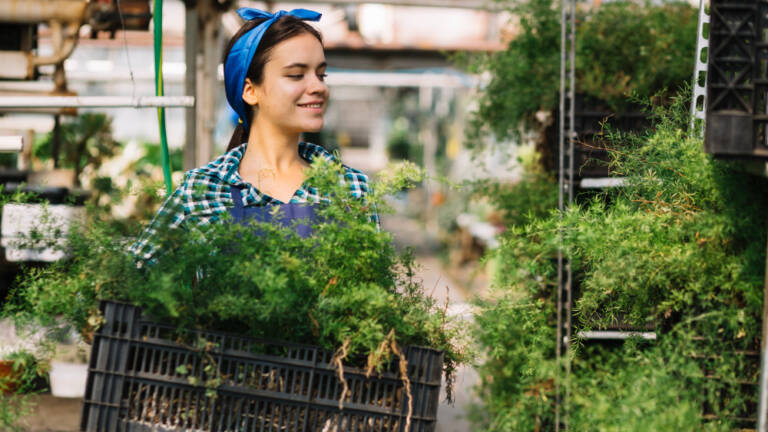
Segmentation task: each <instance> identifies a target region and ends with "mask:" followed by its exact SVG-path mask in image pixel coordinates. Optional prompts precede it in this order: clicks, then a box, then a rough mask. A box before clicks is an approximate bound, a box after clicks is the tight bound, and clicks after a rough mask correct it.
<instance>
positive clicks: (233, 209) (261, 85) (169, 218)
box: [130, 8, 378, 265]
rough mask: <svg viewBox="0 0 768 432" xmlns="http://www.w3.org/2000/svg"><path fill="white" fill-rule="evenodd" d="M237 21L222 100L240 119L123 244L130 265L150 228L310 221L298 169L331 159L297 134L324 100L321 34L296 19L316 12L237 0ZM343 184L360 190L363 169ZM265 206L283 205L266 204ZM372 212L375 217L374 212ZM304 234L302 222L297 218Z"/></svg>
mask: <svg viewBox="0 0 768 432" xmlns="http://www.w3.org/2000/svg"><path fill="white" fill-rule="evenodd" d="M238 14H240V16H241V17H243V18H244V19H245V20H246V23H245V24H244V25H243V27H242V28H241V29H240V30H239V31H238V32H237V34H235V36H233V38H232V40H231V41H230V43H229V45H228V47H227V50H226V55H225V61H224V76H225V88H226V93H227V100H228V101H229V103H230V105H231V106H232V108H233V109H234V110H235V112H236V113H237V114H238V116H239V118H240V119H239V125H238V127H237V129H236V130H235V133H234V134H233V136H232V139H231V140H230V143H229V146H228V148H227V152H226V153H225V154H223V155H221V156H220V157H218V158H217V159H216V160H214V161H212V162H211V163H209V164H208V165H206V166H203V167H200V168H195V169H193V170H190V171H188V172H187V173H186V175H185V177H184V181H183V182H182V184H181V185H180V186H179V187H178V188H177V189H176V190H175V191H174V192H173V194H172V195H171V196H170V197H169V198H168V199H166V201H165V202H164V203H163V205H162V207H161V208H160V210H159V212H158V214H157V215H156V216H155V217H154V219H153V220H152V222H150V224H149V226H148V227H147V228H146V229H145V230H144V232H143V234H142V235H141V237H140V238H139V240H138V241H137V242H136V243H135V244H134V245H133V246H131V248H130V251H131V253H132V254H133V255H134V256H135V257H136V258H137V259H138V260H139V265H142V264H143V263H152V262H154V261H155V260H156V259H157V247H156V245H155V244H153V240H154V239H155V238H156V235H157V233H158V228H160V227H163V226H170V227H181V228H184V229H189V228H192V227H195V226H200V225H207V224H210V223H212V222H215V221H217V220H220V219H222V216H224V215H225V214H227V213H228V214H230V215H231V216H232V218H233V219H234V220H235V221H237V222H247V221H249V220H252V219H257V220H261V221H264V220H270V219H271V217H272V216H270V215H272V214H279V215H281V216H279V219H278V220H274V221H273V222H276V223H281V224H285V225H288V224H290V223H291V221H293V220H295V219H303V220H307V219H309V220H310V221H311V220H312V219H313V217H314V212H313V210H312V205H313V204H315V203H318V202H320V193H319V192H318V190H317V189H316V188H314V187H312V186H311V185H308V184H306V182H305V170H306V169H307V168H308V167H309V166H310V163H311V162H312V161H313V160H314V159H315V158H324V159H327V160H332V161H335V158H334V156H333V155H331V154H330V153H328V152H327V151H325V150H324V149H323V148H322V147H320V146H317V145H314V144H310V143H304V142H301V141H300V135H301V133H302V132H316V131H319V130H320V129H321V128H322V127H323V114H324V112H325V108H326V106H327V104H328V96H329V94H328V86H327V85H326V83H325V77H326V74H325V70H326V66H327V65H326V62H325V54H324V52H323V44H322V37H321V36H320V34H319V33H318V32H317V30H315V29H314V28H313V27H312V26H310V25H309V24H307V23H305V22H304V21H305V20H310V21H317V20H319V19H320V14H319V13H317V12H313V11H309V10H305V9H294V10H292V11H290V12H285V11H280V12H278V13H276V14H274V15H272V14H269V13H266V12H263V11H260V10H257V9H248V8H242V9H239V10H238ZM344 168H345V170H344V172H345V173H344V180H345V181H346V182H347V183H348V184H349V186H350V193H351V194H352V195H353V196H355V197H358V198H363V197H364V196H365V195H366V194H367V192H368V177H367V176H366V175H365V174H363V173H362V172H360V171H358V170H355V169H352V168H349V167H344ZM274 206H280V207H281V209H280V210H282V211H280V212H277V213H275V212H272V211H269V209H274ZM371 219H372V220H373V221H375V222H376V223H377V224H378V218H377V216H376V215H375V214H374V215H372V216H371ZM298 230H299V234H300V235H302V236H306V235H308V234H309V231H310V228H309V227H308V226H306V225H299V227H298Z"/></svg>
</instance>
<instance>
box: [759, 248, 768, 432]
mask: <svg viewBox="0 0 768 432" xmlns="http://www.w3.org/2000/svg"><path fill="white" fill-rule="evenodd" d="M766 249H768V247H767V248H766ZM765 258H766V261H765V278H764V281H763V328H762V333H763V334H762V338H761V341H760V396H759V401H758V404H757V430H758V432H768V371H766V367H768V341H766V339H767V338H768V251H767V252H766V257H765Z"/></svg>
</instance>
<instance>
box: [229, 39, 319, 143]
mask: <svg viewBox="0 0 768 432" xmlns="http://www.w3.org/2000/svg"><path fill="white" fill-rule="evenodd" d="M325 68H326V63H325V53H324V52H323V46H322V44H321V43H320V41H319V40H317V38H316V37H314V36H312V35H311V34H309V33H302V34H300V35H298V36H294V37H292V38H290V39H286V40H284V41H282V42H280V43H279V44H277V45H275V46H274V47H273V48H272V50H271V51H270V53H269V60H267V63H266V64H265V65H264V79H263V81H262V83H261V84H260V85H256V86H252V85H250V80H248V81H246V85H245V87H244V89H243V99H244V100H245V102H247V103H249V104H251V105H257V106H258V108H257V109H256V110H254V119H253V123H254V124H264V123H263V122H267V123H271V124H272V125H273V126H276V127H278V128H280V129H281V130H283V131H284V132H287V133H301V132H317V131H319V130H320V129H322V127H323V113H324V112H325V108H326V105H327V104H328V86H327V85H326V84H325Z"/></svg>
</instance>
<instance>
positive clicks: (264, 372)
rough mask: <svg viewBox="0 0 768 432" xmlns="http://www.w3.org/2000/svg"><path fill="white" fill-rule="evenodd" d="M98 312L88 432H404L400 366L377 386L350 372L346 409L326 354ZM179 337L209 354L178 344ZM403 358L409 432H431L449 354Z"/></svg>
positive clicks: (417, 351)
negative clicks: (410, 399) (203, 345)
mask: <svg viewBox="0 0 768 432" xmlns="http://www.w3.org/2000/svg"><path fill="white" fill-rule="evenodd" d="M100 308H101V312H102V314H103V316H104V319H105V322H104V324H103V325H102V327H101V328H100V329H99V330H98V332H97V333H96V335H95V337H94V342H93V348H92V353H91V362H90V366H89V372H88V382H87V386H86V393H85V403H84V405H83V416H82V421H81V427H80V429H81V430H82V431H89V432H90V431H170V430H174V431H175V430H179V431H182V430H183V431H318V432H319V431H339V432H341V431H344V432H346V431H405V426H406V416H407V414H408V398H407V396H406V392H405V389H404V386H403V383H402V380H401V379H400V377H399V374H398V373H397V367H396V366H395V365H392V366H391V367H390V368H389V369H388V370H387V371H385V372H384V373H382V374H381V375H378V376H371V377H370V378H366V377H365V372H364V371H363V370H361V369H356V368H345V369H344V377H345V380H346V381H347V385H348V387H349V390H350V392H349V393H348V395H347V397H346V398H345V400H344V403H343V409H339V396H340V394H341V391H342V386H341V383H340V381H339V379H338V376H337V373H336V370H335V369H334V367H333V365H332V364H331V359H332V353H331V352H329V351H326V350H323V349H320V348H318V347H313V346H307V345H298V344H291V343H283V342H275V341H266V340H261V339H254V338H248V337H243V336H238V335H233V334H227V333H222V332H204V331H196V330H184V331H182V332H181V333H180V332H179V331H178V330H177V329H175V328H173V327H171V326H167V325H163V324H159V323H157V322H154V321H152V320H151V319H149V318H148V317H146V316H143V315H142V312H141V309H140V308H138V307H135V306H133V305H129V304H124V303H116V302H102V303H101V305H100ZM180 334H182V335H183V338H182V339H184V340H187V341H189V340H196V339H197V340H205V341H207V342H208V343H209V346H208V348H207V349H206V350H201V349H199V348H195V347H193V346H190V345H188V344H184V343H181V342H179V338H180V336H179V335H180ZM405 355H406V358H407V359H408V376H409V379H410V382H411V393H412V396H413V413H412V416H411V423H410V428H409V431H414V432H416V431H425V432H426V431H434V430H435V425H436V416H437V405H438V399H439V392H440V378H441V371H442V361H443V354H442V352H440V351H436V350H432V349H428V348H420V347H407V348H405ZM182 365H183V366H184V368H186V371H185V372H186V373H181V372H179V370H178V369H179V366H182ZM184 368H182V369H184ZM216 371H218V374H217V373H216ZM182 372H184V371H183V370H182ZM216 376H218V377H220V378H221V379H222V380H221V382H219V383H217V384H218V385H216V386H215V388H214V387H213V386H208V387H206V386H205V385H203V384H202V383H204V382H205V381H206V380H208V379H210V378H212V377H216ZM190 378H193V379H192V380H190ZM195 381H196V382H195Z"/></svg>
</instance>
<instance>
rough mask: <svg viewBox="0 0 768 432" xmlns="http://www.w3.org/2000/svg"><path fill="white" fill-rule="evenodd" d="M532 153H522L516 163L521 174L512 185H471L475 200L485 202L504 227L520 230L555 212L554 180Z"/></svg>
mask: <svg viewBox="0 0 768 432" xmlns="http://www.w3.org/2000/svg"><path fill="white" fill-rule="evenodd" d="M539 158H540V155H539V154H538V153H537V152H535V151H534V150H533V149H530V151H528V152H523V154H522V155H521V157H519V158H518V162H519V163H520V166H521V168H522V170H523V172H522V175H521V176H520V179H518V180H517V181H516V182H515V183H512V184H507V183H501V182H498V181H496V180H492V179H483V180H480V181H477V182H475V184H473V185H472V190H473V195H474V197H475V198H485V199H487V200H488V201H489V202H490V204H491V205H492V206H493V207H494V208H496V209H498V210H500V211H501V212H502V218H503V222H504V226H506V227H511V226H523V225H525V224H527V223H529V222H531V221H533V220H535V219H541V218H543V217H546V216H549V214H550V213H551V212H552V211H553V210H554V209H556V208H557V180H556V179H555V177H554V176H553V175H552V173H549V172H547V171H546V170H544V169H543V168H542V166H541V163H540V162H539Z"/></svg>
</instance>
